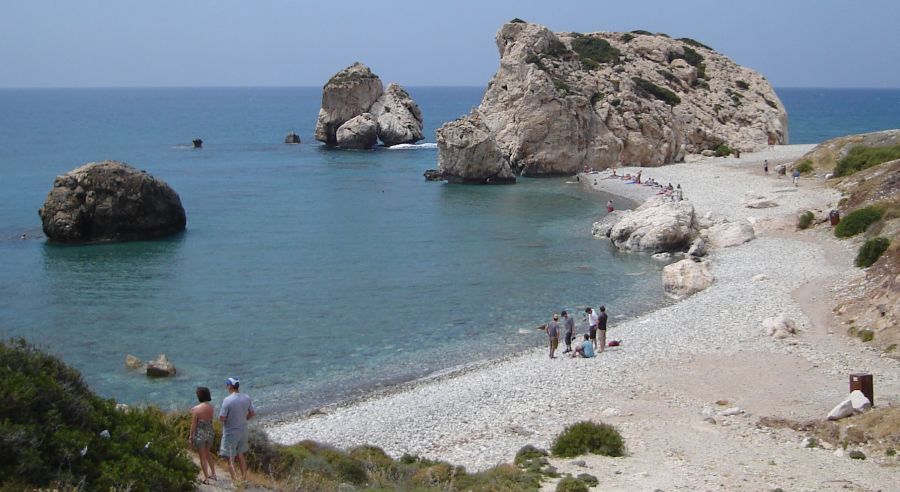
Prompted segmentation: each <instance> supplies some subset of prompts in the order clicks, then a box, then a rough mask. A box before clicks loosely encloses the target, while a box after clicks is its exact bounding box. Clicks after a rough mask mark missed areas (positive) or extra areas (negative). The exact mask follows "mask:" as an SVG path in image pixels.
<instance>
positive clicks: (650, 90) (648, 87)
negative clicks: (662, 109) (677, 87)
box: [631, 77, 681, 106]
mask: <svg viewBox="0 0 900 492" xmlns="http://www.w3.org/2000/svg"><path fill="white" fill-rule="evenodd" d="M631 81H632V82H634V85H635V86H637V88H638V92H639V93H642V94H645V95H648V96H652V97H655V98H656V99H659V100H660V101H662V102H664V103H666V104H668V105H669V106H675V105H677V104H680V103H681V98H680V97H678V95H676V94H675V93H674V92H672V91H670V90H669V89H666V88H665V87H660V86H658V85H656V84H654V83H653V82H650V81H649V80H646V79H642V78H640V77H633V78H632V79H631Z"/></svg>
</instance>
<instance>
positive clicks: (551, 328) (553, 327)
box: [547, 313, 559, 359]
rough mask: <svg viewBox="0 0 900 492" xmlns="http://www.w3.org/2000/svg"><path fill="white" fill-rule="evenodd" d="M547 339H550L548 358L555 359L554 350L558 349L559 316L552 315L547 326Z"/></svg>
mask: <svg viewBox="0 0 900 492" xmlns="http://www.w3.org/2000/svg"><path fill="white" fill-rule="evenodd" d="M547 337H548V338H549V339H550V358H551V359H555V358H556V355H555V353H556V348H557V347H559V315H558V314H556V313H553V321H551V322H550V324H549V325H547Z"/></svg>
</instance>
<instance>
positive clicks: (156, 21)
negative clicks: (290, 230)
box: [0, 0, 900, 87]
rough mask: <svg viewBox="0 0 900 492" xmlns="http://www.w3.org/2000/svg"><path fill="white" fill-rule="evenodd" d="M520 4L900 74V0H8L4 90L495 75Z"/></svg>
mask: <svg viewBox="0 0 900 492" xmlns="http://www.w3.org/2000/svg"><path fill="white" fill-rule="evenodd" d="M513 17H520V18H522V19H525V20H527V21H530V22H537V23H539V24H543V25H546V26H547V27H549V28H551V29H553V30H555V31H579V32H591V31H630V30H634V29H645V30H648V31H653V32H665V33H668V34H669V35H671V36H673V37H691V38H694V39H697V40H699V41H701V42H703V43H705V44H707V45H710V46H712V47H713V48H716V49H717V50H719V51H721V52H722V53H725V54H726V55H728V56H730V57H731V58H733V59H734V60H735V61H737V62H738V63H740V64H742V65H746V66H748V67H751V68H754V69H756V70H758V71H760V72H762V74H763V75H765V76H766V77H768V78H769V80H770V81H771V82H772V83H773V85H775V86H776V87H900V41H898V40H900V24H898V19H900V0H871V1H859V0H840V1H838V0H819V1H813V0H798V1H794V0H757V1H731V0H728V1H726V0H680V1H676V0H620V1H615V2H609V1H599V0H594V1H588V0H584V1H564V0H557V1H551V0H542V1H530V0H518V1H516V0H502V1H494V0H480V1H471V0H448V1H445V2H440V3H437V2H430V1H427V0H419V1H411V0H399V1H381V2H362V1H355V0H342V1H318V2H307V1H294V2H289V1H283V0H243V1H238V0H215V1H212V0H177V1H175V0H149V1H148V0H141V1H133V0H108V1H97V0H57V1H45V0H21V1H16V0H0V87H119V86H126V87H135V86H137V87H144V86H321V85H322V84H323V83H324V82H325V81H326V80H327V79H328V78H329V77H330V76H331V75H332V74H333V73H334V72H336V71H338V70H340V69H341V68H343V67H345V66H347V65H349V64H351V63H352V62H354V61H356V60H359V61H361V62H363V63H366V64H367V65H369V66H370V67H371V68H372V69H373V71H375V73H377V74H378V75H379V76H381V78H382V79H383V80H384V81H385V82H388V81H396V82H399V83H401V84H403V85H408V86H419V85H473V86H484V85H485V84H486V83H487V81H488V79H489V78H490V76H491V75H493V73H494V72H495V71H496V69H497V59H498V55H497V49H496V47H495V45H494V33H495V32H496V31H497V29H498V28H499V27H500V25H501V24H503V22H505V21H508V20H510V19H512V18H513Z"/></svg>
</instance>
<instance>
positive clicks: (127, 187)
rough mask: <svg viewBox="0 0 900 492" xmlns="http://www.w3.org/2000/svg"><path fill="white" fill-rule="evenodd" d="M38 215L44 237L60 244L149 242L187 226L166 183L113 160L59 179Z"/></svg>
mask: <svg viewBox="0 0 900 492" xmlns="http://www.w3.org/2000/svg"><path fill="white" fill-rule="evenodd" d="M38 214H39V215H40V216H41V223H42V225H43V229H44V234H46V235H47V237H48V238H49V239H50V241H52V242H58V243H95V242H107V241H130V240H140V239H151V238H155V237H160V236H165V235H168V234H173V233H176V232H180V231H182V230H184V228H185V225H186V223H187V219H186V217H185V214H184V208H183V207H182V206H181V199H180V198H179V197H178V194H177V193H175V191H174V190H173V189H172V188H170V187H169V185H167V184H166V183H165V182H163V181H161V180H159V179H156V178H154V177H153V176H151V175H149V174H147V173H146V172H144V171H139V170H137V169H135V168H133V167H131V166H129V165H127V164H125V163H122V162H116V161H104V162H94V163H90V164H85V165H84V166H81V167H79V168H77V169H74V170H72V171H70V172H68V173H66V174H64V175H62V176H57V177H56V180H55V181H54V182H53V189H51V190H50V193H49V194H48V195H47V199H46V201H44V206H43V207H42V208H41V209H40V210H39V211H38Z"/></svg>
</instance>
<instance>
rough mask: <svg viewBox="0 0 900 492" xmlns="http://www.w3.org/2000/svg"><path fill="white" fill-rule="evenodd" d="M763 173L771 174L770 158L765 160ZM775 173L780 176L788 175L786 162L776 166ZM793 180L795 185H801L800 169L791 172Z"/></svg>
mask: <svg viewBox="0 0 900 492" xmlns="http://www.w3.org/2000/svg"><path fill="white" fill-rule="evenodd" d="M763 173H764V174H765V175H766V176H768V175H769V160H768V159H766V160H765V161H763ZM775 174H777V175H778V177H779V178H783V177H785V176H787V166H786V165H784V164H779V165H777V166H775ZM791 180H792V181H793V183H794V186H800V170H799V169H794V170H793V171H792V172H791Z"/></svg>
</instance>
